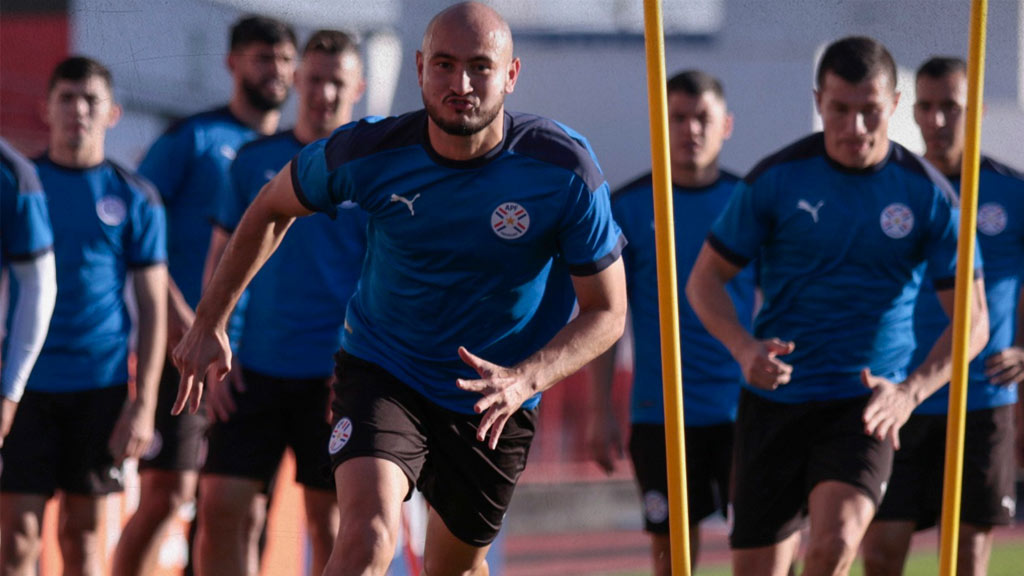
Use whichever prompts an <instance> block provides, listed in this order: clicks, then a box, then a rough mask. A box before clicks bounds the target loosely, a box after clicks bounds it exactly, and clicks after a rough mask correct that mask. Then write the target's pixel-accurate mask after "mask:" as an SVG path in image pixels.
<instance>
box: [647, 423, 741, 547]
mask: <svg viewBox="0 0 1024 576" xmlns="http://www.w3.org/2000/svg"><path fill="white" fill-rule="evenodd" d="M685 437H686V501H687V506H688V509H689V514H690V524H691V525H693V524H696V523H697V522H700V521H701V520H703V519H704V518H707V517H708V516H710V515H711V514H713V513H714V512H715V510H720V511H721V512H722V515H723V516H725V515H726V509H727V507H728V505H729V483H730V471H731V470H732V437H733V425H732V424H731V423H729V424H720V425H716V426H687V427H686V430H685ZM629 454H630V456H631V457H632V459H633V470H634V471H635V472H636V481H637V484H639V486H640V494H641V495H642V497H643V507H644V529H645V530H646V531H648V532H651V533H654V534H668V524H669V522H668V515H669V514H668V512H669V508H668V464H667V461H666V451H665V426H664V425H663V424H633V426H632V432H631V433H630V437H629Z"/></svg>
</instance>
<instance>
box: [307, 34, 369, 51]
mask: <svg viewBox="0 0 1024 576" xmlns="http://www.w3.org/2000/svg"><path fill="white" fill-rule="evenodd" d="M310 52H323V53H324V54H330V55H332V56H334V55H338V54H344V53H346V52H351V53H353V54H355V55H357V56H358V55H359V47H358V45H357V44H356V41H355V39H354V38H353V37H352V36H350V35H349V34H346V33H345V32H341V31H339V30H317V31H316V32H313V35H312V36H310V37H309V40H307V41H306V46H305V48H303V49H302V53H303V54H309V53H310Z"/></svg>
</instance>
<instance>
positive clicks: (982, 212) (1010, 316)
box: [911, 157, 1024, 414]
mask: <svg viewBox="0 0 1024 576" xmlns="http://www.w3.org/2000/svg"><path fill="white" fill-rule="evenodd" d="M951 182H952V183H953V185H954V186H955V187H956V188H957V189H959V187H960V178H959V176H957V177H954V178H952V179H951ZM978 246H979V247H980V248H981V254H982V255H983V256H984V262H976V263H975V265H976V266H979V265H981V266H983V269H984V271H985V298H986V299H987V300H988V321H989V337H988V344H986V345H985V349H984V350H982V351H981V353H979V354H978V356H977V357H976V358H975V359H974V360H973V361H972V362H971V365H970V369H969V371H968V377H967V382H968V387H967V410H982V409H986V408H994V407H996V406H1005V405H1007V404H1013V403H1014V402H1016V401H1017V384H1010V385H1009V386H996V385H995V384H992V383H991V382H990V381H989V379H988V378H987V377H986V376H985V361H986V360H987V359H988V357H989V356H991V355H993V354H995V353H997V352H999V351H1000V350H1003V349H1005V348H1009V347H1010V346H1013V342H1014V338H1015V336H1016V331H1017V330H1020V329H1022V327H1020V326H1017V305H1018V302H1019V294H1020V287H1021V278H1022V277H1024V175H1022V174H1021V173H1019V172H1016V171H1015V170H1013V169H1011V168H1009V167H1007V166H1004V165H1002V164H1000V163H998V162H996V161H995V160H992V159H991V158H985V157H982V159H981V171H980V172H979V174H978ZM948 322H949V318H948V317H947V316H946V312H945V311H944V310H943V309H942V306H941V305H940V304H939V300H938V298H937V297H936V296H935V289H934V288H933V287H932V286H931V284H930V283H929V282H925V283H924V284H923V285H922V286H921V297H920V298H919V299H918V302H917V310H916V312H915V315H914V333H915V336H916V337H917V350H915V351H914V358H913V360H912V361H911V369H913V368H915V367H917V366H918V365H920V364H921V363H922V362H924V359H925V357H927V356H928V352H929V351H930V350H931V347H932V345H933V344H934V343H935V340H937V339H938V337H939V335H940V334H942V331H943V329H945V327H946V325H947V323H948ZM948 408H949V387H948V386H943V387H942V388H940V389H939V390H938V391H937V392H935V394H932V395H931V396H929V397H928V398H927V399H926V400H925V401H924V402H922V403H921V405H920V406H919V407H918V408H917V412H918V413H920V414H945V413H946V411H947V409H948Z"/></svg>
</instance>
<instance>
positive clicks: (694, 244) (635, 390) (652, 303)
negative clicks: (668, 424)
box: [612, 171, 755, 426]
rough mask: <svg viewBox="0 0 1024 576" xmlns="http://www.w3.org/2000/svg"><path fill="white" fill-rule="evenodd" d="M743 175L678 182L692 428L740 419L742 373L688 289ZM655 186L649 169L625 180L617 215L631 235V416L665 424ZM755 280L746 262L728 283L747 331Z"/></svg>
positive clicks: (686, 391) (686, 395)
mask: <svg viewBox="0 0 1024 576" xmlns="http://www.w3.org/2000/svg"><path fill="white" fill-rule="evenodd" d="M738 180H739V178H738V177H737V176H735V175H733V174H730V173H728V172H725V171H723V172H721V175H720V176H719V178H718V179H717V180H716V181H715V182H714V183H712V184H710V185H708V186H703V187H700V188H687V187H682V186H673V187H672V213H673V217H674V219H675V248H676V274H677V275H678V290H679V294H678V299H679V332H680V334H679V335H680V345H681V350H680V353H681V355H682V361H683V418H684V420H685V421H686V425H687V426H712V425H715V424H723V423H728V422H732V421H734V420H735V419H736V405H737V402H738V400H739V391H740V383H741V382H743V374H742V371H741V370H740V367H739V365H738V364H737V363H736V361H735V360H733V358H732V355H731V354H729V351H728V350H727V349H726V348H725V346H723V345H722V343H721V342H719V341H718V340H717V339H715V337H713V336H711V335H710V334H708V332H707V330H705V329H704V325H703V324H701V322H700V320H699V319H698V318H697V315H696V314H695V313H694V312H693V308H691V307H690V303H689V301H688V300H687V299H686V294H685V288H686V278H687V277H688V276H689V275H690V270H692V269H693V265H694V263H695V262H696V261H697V254H698V253H699V252H700V248H701V245H703V243H704V238H705V237H706V236H707V233H708V230H709V229H710V228H711V223H712V222H714V220H715V218H716V217H717V216H718V215H719V214H720V213H721V212H722V209H723V208H724V207H725V204H726V202H728V201H729V197H730V195H731V194H732V191H733V189H734V188H735V186H736V182H737V181H738ZM652 190H653V183H652V180H651V175H650V174H647V175H645V176H642V177H641V178H638V179H637V180H635V181H633V182H631V183H629V184H627V185H625V186H624V187H623V188H621V189H620V190H618V191H616V192H615V193H614V194H612V214H613V215H614V216H615V221H616V222H617V223H618V224H619V226H621V227H622V233H623V235H625V237H626V239H627V240H629V244H628V245H626V247H625V248H624V249H623V251H622V260H623V264H624V265H625V267H626V285H627V288H628V291H629V308H630V313H631V317H632V322H633V350H634V351H633V387H632V401H631V414H632V421H633V422H636V423H656V424H660V423H663V422H664V421H665V407H664V398H663V395H662V372H661V332H660V329H659V325H660V324H659V316H658V266H657V258H656V249H655V239H654V194H653V191H652ZM754 284H755V282H754V268H753V266H747V267H746V268H744V269H743V270H742V271H741V272H740V273H739V274H738V275H737V276H736V277H735V278H733V279H732V280H731V281H730V282H729V283H728V284H727V285H726V290H727V291H728V292H729V296H730V297H731V298H732V302H733V305H734V306H736V314H737V316H738V317H739V318H740V321H741V323H742V324H743V325H744V326H745V327H746V328H747V329H748V330H749V329H750V325H751V321H752V318H753V313H754V312H753V308H754Z"/></svg>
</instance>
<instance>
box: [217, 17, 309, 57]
mask: <svg viewBox="0 0 1024 576" xmlns="http://www.w3.org/2000/svg"><path fill="white" fill-rule="evenodd" d="M281 42H290V43H291V44H292V46H297V45H298V42H296V41H295V31H294V30H292V27H291V26H289V25H287V24H285V23H284V22H282V21H280V20H277V19H275V18H268V17H266V16H246V17H244V18H242V19H241V20H239V21H238V22H235V24H234V26H232V27H231V50H237V49H239V48H243V47H245V46H248V45H250V44H271V45H273V44H280V43H281Z"/></svg>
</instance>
